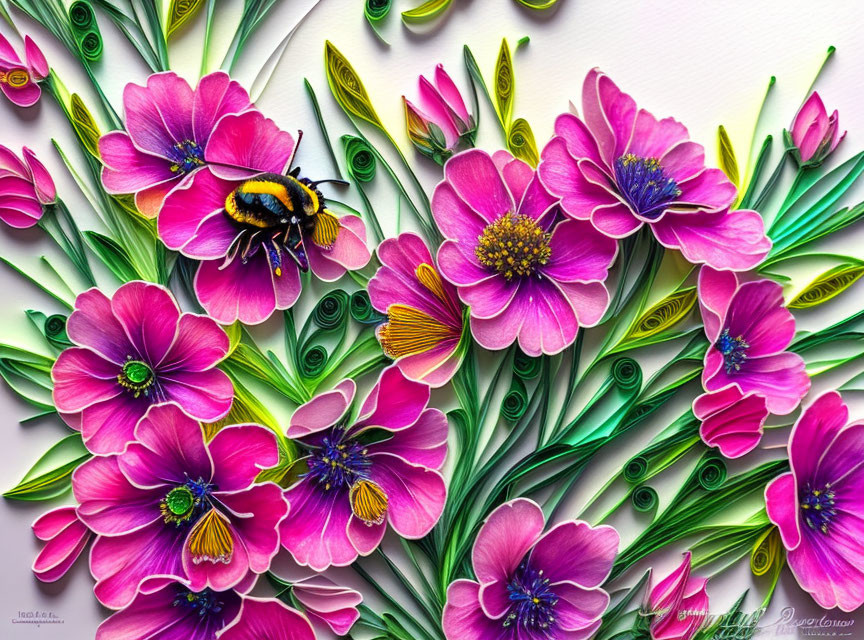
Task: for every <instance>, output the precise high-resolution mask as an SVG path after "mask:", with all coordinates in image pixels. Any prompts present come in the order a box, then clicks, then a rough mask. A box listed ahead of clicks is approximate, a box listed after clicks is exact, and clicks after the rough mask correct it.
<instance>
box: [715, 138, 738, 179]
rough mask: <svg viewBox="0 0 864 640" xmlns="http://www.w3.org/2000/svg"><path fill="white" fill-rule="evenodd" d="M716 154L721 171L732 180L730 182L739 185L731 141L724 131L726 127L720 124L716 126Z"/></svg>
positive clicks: (736, 164) (736, 161)
mask: <svg viewBox="0 0 864 640" xmlns="http://www.w3.org/2000/svg"><path fill="white" fill-rule="evenodd" d="M717 154H718V156H719V160H720V168H721V169H723V173H725V174H726V177H727V178H729V180H731V181H732V184H734V185H735V186H736V187H737V186H739V185H738V182H739V180H740V179H741V175H740V172H739V171H738V160H736V159H735V149H733V148H732V141H731V140H730V139H729V134H728V133H726V127H724V126H723V125H722V124H721V125H720V126H719V127H718V128H717Z"/></svg>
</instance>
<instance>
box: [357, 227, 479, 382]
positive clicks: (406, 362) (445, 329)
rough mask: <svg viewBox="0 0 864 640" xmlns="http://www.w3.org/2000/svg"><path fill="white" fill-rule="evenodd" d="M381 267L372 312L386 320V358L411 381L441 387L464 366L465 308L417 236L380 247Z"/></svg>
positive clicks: (382, 332) (373, 284)
mask: <svg viewBox="0 0 864 640" xmlns="http://www.w3.org/2000/svg"><path fill="white" fill-rule="evenodd" d="M378 260H380V262H381V267H380V268H379V269H378V271H377V272H376V273H375V276H374V277H373V278H372V279H371V280H370V281H369V286H368V289H369V299H370V300H371V301H372V306H373V307H375V309H377V310H378V311H380V312H381V313H386V314H387V322H386V323H385V324H382V325H381V326H380V327H379V328H378V332H377V334H378V340H380V342H381V346H382V348H383V349H384V353H386V354H387V355H388V356H390V357H391V358H393V359H394V360H396V364H397V365H398V367H399V368H400V369H401V370H402V373H404V374H405V376H406V377H408V378H410V379H411V380H418V381H420V382H425V383H426V384H428V385H430V386H432V387H441V386H443V385H445V384H447V382H448V381H449V380H450V378H452V377H453V374H455V373H456V371H457V370H458V369H459V365H461V364H462V359H463V358H464V356H465V351H464V349H460V348H459V343H460V341H461V339H462V328H463V327H462V325H463V321H462V307H461V305H460V304H459V298H458V297H457V295H456V288H455V287H454V286H453V285H452V284H450V283H449V282H447V281H446V280H442V279H441V276H440V275H439V273H438V269H437V268H436V267H435V261H434V260H432V254H431V253H429V249H428V248H427V247H426V245H425V244H424V242H423V240H421V239H420V237H419V236H417V235H416V234H414V233H403V234H401V235H400V236H399V237H398V238H387V239H386V240H384V241H383V242H382V243H381V244H380V245H378Z"/></svg>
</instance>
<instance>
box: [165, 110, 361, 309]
mask: <svg viewBox="0 0 864 640" xmlns="http://www.w3.org/2000/svg"><path fill="white" fill-rule="evenodd" d="M294 149H295V144H294V138H293V137H292V136H291V134H289V133H287V132H284V131H280V130H279V128H278V127H277V126H276V124H275V123H274V122H273V121H272V120H268V119H266V118H265V117H264V116H262V115H261V114H260V113H258V112H257V111H247V112H246V113H243V114H240V115H233V116H226V117H224V118H223V119H222V120H221V122H220V125H219V127H218V128H217V130H216V131H215V132H214V133H213V136H212V137H211V139H210V143H209V145H208V146H207V161H208V162H211V163H213V164H212V165H211V166H208V167H205V168H203V169H201V170H200V171H197V172H195V175H194V176H192V178H191V179H190V180H188V181H187V182H185V183H184V184H183V185H181V186H180V187H178V188H177V189H175V190H174V191H173V192H172V193H171V194H170V195H169V196H168V197H167V198H166V200H165V204H164V206H163V208H162V211H161V213H160V215H159V221H158V229H159V236H160V238H162V241H163V242H164V243H165V245H166V246H168V247H169V248H170V249H175V250H178V251H180V252H181V253H182V254H183V255H186V256H188V257H190V258H195V259H197V260H202V261H203V262H202V263H201V265H200V267H199V268H198V272H197V274H196V276H195V293H196V295H197V296H198V300H199V302H200V303H201V305H202V306H203V307H204V308H205V309H206V310H207V313H209V314H210V315H211V316H213V317H214V318H215V319H216V320H218V321H219V322H221V323H223V324H231V323H232V322H234V321H236V320H240V321H241V322H243V323H244V324H258V323H260V322H263V321H264V320H266V319H267V318H269V317H270V316H271V315H272V313H273V311H274V310H276V309H287V308H289V307H290V306H292V305H293V304H294V303H295V302H296V301H297V298H298V296H299V295H300V288H301V285H300V272H301V270H302V271H306V270H308V269H310V268H311V270H312V272H313V273H315V275H316V276H318V277H319V278H320V279H322V280H325V281H328V282H332V281H334V280H337V279H339V278H340V277H341V276H343V275H344V274H345V271H346V270H347V269H359V268H361V267H363V266H364V265H365V264H366V263H367V262H368V261H369V258H370V253H369V249H367V248H366V227H365V225H364V224H363V221H362V220H361V219H360V218H359V217H357V216H351V215H347V216H343V217H341V218H337V217H336V216H335V215H333V214H332V213H330V212H329V211H327V209H325V208H324V207H325V202H324V197H323V195H321V192H320V191H318V190H317V187H316V184H315V183H314V182H312V181H310V180H307V179H305V178H297V177H296V175H297V173H296V172H293V173H292V174H291V175H288V176H284V175H282V174H283V173H284V171H285V170H286V169H287V168H288V166H289V164H290V162H291V159H292V157H293V154H294ZM238 167H246V169H239V168H238ZM250 170H251V173H250ZM265 182H266V183H267V184H268V185H276V186H275V188H276V189H277V191H274V193H276V195H274V194H273V193H269V192H268V193H264V192H262V191H260V189H261V188H269V186H268V187H261V186H260V185H261V184H263V183H265ZM277 183H280V184H281V183H288V184H290V186H291V188H292V189H296V190H297V191H298V192H302V193H303V194H305V195H306V196H307V197H308V202H309V203H310V207H312V208H311V209H310V210H308V211H304V212H302V213H301V212H297V214H296V215H294V214H291V213H290V210H289V209H288V205H286V204H285V203H286V202H288V195H287V193H286V192H285V191H284V189H283V190H282V191H278V185H277ZM238 188H240V190H241V191H242V192H243V194H242V195H238V194H235V190H237V189H238ZM271 190H272V189H271ZM250 194H251V195H250ZM235 196H236V197H244V198H245V197H247V196H248V197H251V198H253V199H254V201H255V202H256V203H258V204H256V205H254V206H259V205H260V207H263V208H266V207H269V209H268V211H270V210H276V211H279V212H282V211H285V213H286V216H291V218H287V217H286V218H285V219H284V220H282V219H275V220H273V221H272V224H270V222H268V221H267V220H265V219H264V218H256V219H254V220H252V219H251V218H248V217H245V216H244V215H243V212H242V211H241V210H239V209H238V205H237V200H236V198H235ZM259 196H260V197H264V198H265V199H266V204H262V203H263V202H264V201H263V200H261V199H260V197H259ZM229 201H230V202H229ZM291 206H292V207H293V203H292V204H291ZM229 209H230V211H229ZM272 215H273V216H276V214H272ZM298 216H299V217H300V219H299V220H298V219H297V217H298ZM268 225H269V226H268Z"/></svg>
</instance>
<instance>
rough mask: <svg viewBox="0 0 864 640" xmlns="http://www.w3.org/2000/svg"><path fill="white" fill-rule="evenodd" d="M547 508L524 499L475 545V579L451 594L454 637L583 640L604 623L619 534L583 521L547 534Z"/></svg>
mask: <svg viewBox="0 0 864 640" xmlns="http://www.w3.org/2000/svg"><path fill="white" fill-rule="evenodd" d="M544 526H545V522H544V518H543V510H542V509H541V508H540V507H539V506H538V505H537V504H536V503H535V502H533V501H531V500H527V499H525V498H518V499H516V500H511V501H510V502H506V503H504V504H502V505H501V506H500V507H498V508H497V509H495V511H493V512H492V514H491V515H490V516H489V517H488V518H487V519H486V522H484V523H483V526H482V528H481V529H480V532H479V533H478V534H477V539H476V540H475V542H474V550H473V555H472V563H473V566H474V574H475V575H476V576H477V581H476V582H475V581H474V580H456V581H455V582H453V583H452V584H451V585H450V586H449V587H448V589H447V603H446V605H445V606H444V635H445V636H446V637H447V640H513V639H515V638H525V639H528V638H532V639H533V638H538V639H539V638H543V639H544V640H583V639H587V638H590V637H591V636H592V635H594V633H595V632H596V631H597V629H598V628H599V627H600V623H601V622H602V619H601V617H602V615H603V612H604V611H606V607H607V606H608V604H609V594H607V593H606V592H605V591H604V590H603V589H601V588H600V585H602V584H603V582H604V581H605V580H606V578H607V577H608V576H609V572H610V571H611V570H612V563H613V562H614V560H615V554H616V553H617V552H618V532H617V531H615V529H613V528H612V527H609V526H605V525H604V526H599V527H591V526H590V525H588V524H587V523H585V522H582V521H581V520H568V521H566V522H562V523H560V524H558V525H556V526H554V527H552V528H551V529H549V531H547V532H546V533H543V528H544Z"/></svg>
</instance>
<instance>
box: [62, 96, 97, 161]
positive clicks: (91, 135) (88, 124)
mask: <svg viewBox="0 0 864 640" xmlns="http://www.w3.org/2000/svg"><path fill="white" fill-rule="evenodd" d="M69 117H70V120H71V122H72V127H73V128H74V129H75V133H76V134H78V139H79V140H81V144H82V145H83V146H84V148H85V149H87V152H88V153H89V154H90V155H91V156H93V157H94V158H98V157H99V137H100V136H101V135H102V134H101V133H100V132H99V125H97V124H96V121H95V120H94V119H93V116H92V114H91V113H90V110H89V109H88V108H87V105H85V104H84V100H82V99H81V96H79V95H78V94H77V93H73V94H72V97H71V98H70V100H69Z"/></svg>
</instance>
